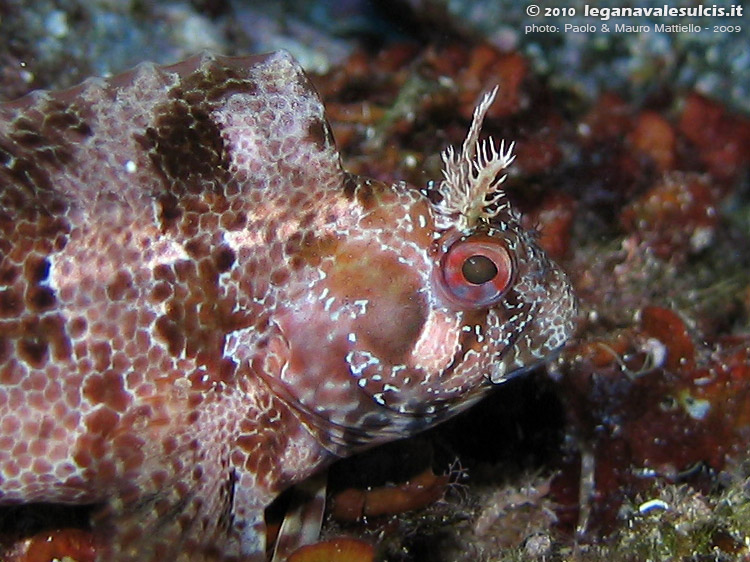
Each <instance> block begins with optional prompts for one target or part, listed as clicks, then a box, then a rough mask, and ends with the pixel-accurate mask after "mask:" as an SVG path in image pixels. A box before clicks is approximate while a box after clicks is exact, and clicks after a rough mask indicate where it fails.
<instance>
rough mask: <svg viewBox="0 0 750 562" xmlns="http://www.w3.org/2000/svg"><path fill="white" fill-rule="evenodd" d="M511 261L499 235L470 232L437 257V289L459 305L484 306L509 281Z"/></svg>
mask: <svg viewBox="0 0 750 562" xmlns="http://www.w3.org/2000/svg"><path fill="white" fill-rule="evenodd" d="M514 274H515V264H514V260H513V257H512V255H511V253H510V251H509V250H508V248H507V247H506V245H505V244H504V243H503V242H502V241H501V240H499V239H496V238H491V237H489V236H485V235H474V236H471V237H469V238H465V239H460V240H458V241H456V242H454V243H453V245H451V246H450V248H448V251H447V252H446V253H445V255H444V256H443V258H442V259H441V261H440V271H439V276H438V277H439V283H440V285H441V289H442V290H441V293H442V294H443V296H444V297H445V298H446V299H447V300H448V301H449V302H450V303H451V304H453V305H455V306H457V307H460V308H472V309H476V308H487V307H490V306H492V305H493V304H495V303H497V302H498V301H499V300H500V299H501V298H502V297H503V295H504V294H505V293H506V291H507V290H508V288H509V287H510V286H511V284H512V282H513V277H514Z"/></svg>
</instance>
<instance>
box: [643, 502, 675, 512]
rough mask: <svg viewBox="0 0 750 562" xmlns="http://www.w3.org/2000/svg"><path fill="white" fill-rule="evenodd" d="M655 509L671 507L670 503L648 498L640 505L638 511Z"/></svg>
mask: <svg viewBox="0 0 750 562" xmlns="http://www.w3.org/2000/svg"><path fill="white" fill-rule="evenodd" d="M655 509H663V510H665V511H666V510H667V509H669V504H668V503H667V502H665V501H663V500H648V501H645V502H643V503H642V504H641V505H639V506H638V513H648V512H649V511H654V510H655Z"/></svg>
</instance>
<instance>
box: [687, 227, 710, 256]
mask: <svg viewBox="0 0 750 562" xmlns="http://www.w3.org/2000/svg"><path fill="white" fill-rule="evenodd" d="M713 239H714V229H713V228H710V227H707V226H704V227H698V228H696V229H695V230H694V231H693V235H692V236H691V237H690V247H691V248H692V250H693V251H694V252H700V251H701V250H705V249H706V248H708V247H709V246H710V245H711V242H713Z"/></svg>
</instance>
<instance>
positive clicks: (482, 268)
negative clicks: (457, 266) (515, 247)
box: [461, 255, 497, 285]
mask: <svg viewBox="0 0 750 562" xmlns="http://www.w3.org/2000/svg"><path fill="white" fill-rule="evenodd" d="M461 272H462V273H463V274H464V278H465V279H466V280H467V281H468V282H469V283H473V284H474V285H481V284H482V283H487V281H492V280H493V279H494V278H495V275H497V266H496V265H495V264H494V262H493V261H492V260H491V259H490V258H488V257H487V256H480V255H474V256H469V257H468V258H466V261H465V262H464V265H463V266H462V267H461Z"/></svg>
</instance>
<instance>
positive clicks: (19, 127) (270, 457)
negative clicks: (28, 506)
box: [0, 53, 575, 561]
mask: <svg viewBox="0 0 750 562" xmlns="http://www.w3.org/2000/svg"><path fill="white" fill-rule="evenodd" d="M475 120H476V119H475ZM480 126H481V118H480V119H479V122H478V123H477V122H475V123H474V124H473V126H472V127H473V129H472V130H473V131H474V132H475V134H478V130H479V128H480ZM434 200H435V194H428V193H424V192H421V191H419V190H417V189H414V188H412V187H409V186H407V185H405V184H395V185H384V184H381V183H378V182H375V181H372V180H367V179H364V178H360V177H356V176H352V175H350V174H347V173H346V172H344V171H343V170H342V168H341V165H340V162H339V156H338V153H337V152H336V149H335V146H334V143H333V139H332V135H331V133H330V129H329V127H328V124H327V122H326V119H325V115H324V111H323V107H322V105H321V102H320V100H319V98H318V96H317V94H316V92H315V91H314V89H313V88H312V86H311V85H310V83H309V82H308V80H307V78H306V77H305V75H304V73H303V72H302V71H301V69H300V68H299V66H298V65H297V63H296V62H295V61H293V60H292V59H291V58H290V57H289V56H288V55H287V54H285V53H275V54H271V55H265V56H256V57H244V58H227V57H212V56H206V55H204V56H201V57H195V58H192V59H188V60H186V61H184V62H181V63H179V64H177V65H173V66H169V67H157V66H154V65H142V66H140V67H138V68H136V69H135V70H133V71H131V72H128V73H126V74H123V75H121V76H117V77H114V78H112V79H111V80H108V81H104V80H97V79H92V80H89V81H87V82H85V83H84V84H82V85H81V86H78V87H76V88H74V89H72V90H68V91H64V92H58V93H44V92H43V93H37V94H33V95H31V96H29V97H27V98H24V99H22V100H19V101H17V102H13V103H9V104H4V105H2V106H0V504H8V503H18V502H53V503H64V504H96V505H100V506H102V507H101V509H100V510H99V511H97V512H95V513H94V514H93V516H92V517H93V519H92V526H93V529H94V532H95V534H96V537H97V541H98V544H99V551H100V556H101V559H102V560H139V561H148V560H204V559H205V560H208V559H211V560H215V559H219V560H238V559H243V560H256V559H262V558H263V553H264V540H265V533H264V524H263V509H264V507H265V506H266V505H268V504H269V503H270V501H271V500H272V499H273V498H274V497H275V496H276V495H277V494H278V493H279V492H280V491H281V490H283V489H284V488H285V487H287V486H289V485H290V484H292V483H294V482H297V481H300V480H302V479H304V478H306V477H307V476H308V475H309V474H311V473H312V472H313V471H315V470H317V469H319V468H320V467H322V466H324V465H325V464H326V463H329V462H331V461H332V460H334V459H335V458H338V457H340V456H344V455H347V454H350V453H351V452H353V451H355V450H357V449H358V448H360V447H364V446H370V445H372V444H373V443H377V442H381V441H386V440H389V439H394V438H397V437H401V436H403V435H406V434H408V433H412V432H415V431H418V430H421V429H424V428H425V427H427V426H429V425H431V424H434V423H437V422H439V421H441V420H443V419H445V418H446V417H447V416H449V415H452V414H454V413H456V412H458V411H460V410H462V409H463V408H466V407H467V406H468V405H470V404H472V403H473V402H475V401H476V400H477V399H478V398H479V397H481V396H482V395H483V394H484V393H485V392H486V391H487V389H488V388H489V387H490V386H491V384H490V380H492V381H495V382H499V381H501V380H504V379H506V378H507V377H509V376H510V375H512V374H514V373H517V372H520V371H522V370H524V369H527V368H529V367H530V366H532V365H534V364H536V363H538V362H539V361H541V360H543V359H544V358H545V357H547V356H548V355H549V354H550V353H551V352H552V351H554V350H555V349H556V348H558V347H559V346H561V345H562V344H563V343H564V341H565V339H566V338H567V337H568V336H569V334H570V331H571V319H572V316H573V313H574V310H575V304H574V300H573V297H572V294H571V290H570V286H569V284H568V282H567V279H566V277H565V275H564V274H563V273H562V272H561V271H560V270H559V269H558V268H557V267H556V266H555V265H554V264H552V263H551V262H550V261H549V260H548V259H547V258H546V257H545V256H544V254H543V252H542V251H541V250H540V249H539V248H538V247H537V246H536V244H535V241H534V238H533V236H532V235H530V234H529V233H527V232H524V231H523V230H522V229H521V227H520V224H519V221H518V217H517V216H515V214H513V212H512V211H511V210H510V209H509V208H507V209H506V208H505V207H503V205H504V204H505V203H503V201H502V200H501V199H500V195H499V194H498V195H497V196H496V200H497V201H498V204H497V206H498V210H497V211H496V212H493V215H492V219H491V220H487V221H480V222H479V223H477V224H475V226H474V227H472V228H474V230H476V231H477V232H481V234H482V236H485V237H490V238H495V239H497V240H498V242H499V243H502V244H503V245H504V247H506V248H508V249H509V251H510V252H511V253H512V257H513V260H514V263H515V264H516V269H515V271H514V281H513V285H512V287H511V288H510V289H509V290H508V292H507V294H505V295H504V297H503V299H502V300H501V301H499V302H496V303H493V304H492V306H488V307H486V308H482V309H466V310H463V309H461V308H460V307H456V306H455V305H454V304H451V303H450V302H448V301H446V299H445V298H444V294H443V292H441V290H440V287H438V286H436V281H435V279H436V278H437V277H436V275H435V271H436V268H439V267H440V263H441V256H442V255H444V253H445V252H446V250H447V248H448V246H449V244H450V243H451V241H454V242H455V240H457V239H458V238H460V237H466V236H471V235H472V232H467V231H466V228H463V229H462V230H461V232H458V229H457V228H451V224H450V221H448V220H446V218H445V217H444V216H442V217H440V216H439V209H438V210H436V204H435V203H434ZM504 209H505V211H507V212H502V211H503V210H504ZM436 218H439V219H440V220H439V222H440V228H438V227H437V226H436Z"/></svg>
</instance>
